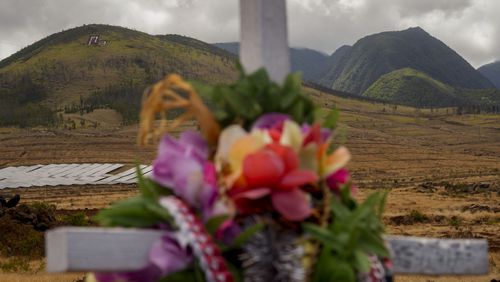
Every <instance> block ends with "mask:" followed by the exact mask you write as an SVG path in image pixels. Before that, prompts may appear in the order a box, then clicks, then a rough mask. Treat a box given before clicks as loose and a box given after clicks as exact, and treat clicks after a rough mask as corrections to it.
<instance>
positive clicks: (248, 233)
mask: <svg viewBox="0 0 500 282" xmlns="http://www.w3.org/2000/svg"><path fill="white" fill-rule="evenodd" d="M265 226H266V225H265V224H264V223H257V224H254V225H252V226H250V227H248V228H247V229H245V230H244V231H243V232H241V233H240V235H238V237H236V239H234V242H233V244H232V245H231V246H230V248H231V249H233V248H240V247H241V246H242V245H243V244H245V242H246V241H248V239H250V238H251V237H252V236H253V235H254V234H255V233H257V232H259V231H261V230H262V229H264V227H265Z"/></svg>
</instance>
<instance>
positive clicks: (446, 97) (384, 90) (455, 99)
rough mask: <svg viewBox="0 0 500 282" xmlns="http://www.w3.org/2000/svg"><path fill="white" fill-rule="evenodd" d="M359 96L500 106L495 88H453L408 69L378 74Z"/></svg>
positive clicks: (413, 102) (428, 103)
mask: <svg viewBox="0 0 500 282" xmlns="http://www.w3.org/2000/svg"><path fill="white" fill-rule="evenodd" d="M363 96H365V97H369V98H375V99H381V100H385V101H388V102H392V103H397V104H403V105H409V106H414V107H448V106H460V107H470V106H475V107H478V108H480V109H481V110H487V111H497V110H496V107H498V106H500V91H498V90H495V89H485V90H471V89H462V88H454V87H451V86H449V85H447V84H445V83H442V82H440V81H438V80H436V79H433V78H432V77H430V76H429V75H427V74H425V73H423V72H421V71H417V70H414V69H411V68H403V69H399V70H395V71H392V72H390V73H388V74H384V75H382V76H381V77H380V78H379V79H378V80H377V81H375V82H374V83H373V84H372V85H371V86H370V87H369V88H368V89H367V90H366V91H365V92H364V93H363ZM492 107H495V110H492Z"/></svg>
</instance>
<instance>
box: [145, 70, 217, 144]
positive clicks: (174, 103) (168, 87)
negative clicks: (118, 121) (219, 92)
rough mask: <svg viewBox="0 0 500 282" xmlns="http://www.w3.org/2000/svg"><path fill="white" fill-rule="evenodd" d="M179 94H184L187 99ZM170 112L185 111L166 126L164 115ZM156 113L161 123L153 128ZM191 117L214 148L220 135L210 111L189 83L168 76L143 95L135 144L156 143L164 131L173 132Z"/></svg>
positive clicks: (173, 75)
mask: <svg viewBox="0 0 500 282" xmlns="http://www.w3.org/2000/svg"><path fill="white" fill-rule="evenodd" d="M179 93H185V95H186V98H184V97H183V96H182V95H180V94H179ZM173 109H184V110H185V112H184V113H183V114H182V115H180V116H179V117H178V118H176V119H175V120H173V121H172V123H171V125H170V126H168V127H167V113H168V111H170V110H173ZM157 114H160V116H161V122H160V126H159V127H157V128H155V120H156V116H157ZM193 118H194V119H196V120H197V121H198V122H199V124H200V129H201V132H202V134H203V135H204V136H205V137H206V138H207V141H208V143H209V144H210V145H215V144H216V143H217V139H218V137H219V134H220V125H219V124H218V123H217V121H216V120H215V118H214V116H213V115H212V113H211V112H210V110H209V109H208V108H207V106H206V105H205V104H204V103H203V100H202V99H201V98H200V96H198V94H197V93H196V91H195V90H194V89H193V87H191V85H190V84H189V83H187V82H185V81H184V80H183V79H182V78H181V77H180V76H179V75H176V74H171V75H168V76H166V77H165V78H164V79H163V80H161V81H159V82H157V83H156V84H155V85H153V87H151V89H150V90H149V91H146V92H145V93H144V96H143V98H142V109H141V115H140V119H141V120H140V127H139V135H138V143H139V144H141V145H146V144H148V143H149V142H150V141H151V140H152V141H157V140H158V139H159V138H160V137H161V136H162V135H163V133H165V132H166V131H169V130H173V129H175V128H177V127H178V126H179V125H181V124H182V123H183V122H185V121H187V120H190V119H193Z"/></svg>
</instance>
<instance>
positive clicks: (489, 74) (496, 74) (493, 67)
mask: <svg viewBox="0 0 500 282" xmlns="http://www.w3.org/2000/svg"><path fill="white" fill-rule="evenodd" d="M477 70H478V71H479V72H480V73H482V74H483V75H484V76H485V77H486V78H488V79H489V80H490V81H491V82H492V83H493V85H495V87H496V88H497V89H500V60H498V61H495V62H493V63H489V64H486V65H483V66H481V67H479V68H478V69H477Z"/></svg>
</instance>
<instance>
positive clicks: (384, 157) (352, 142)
mask: <svg viewBox="0 0 500 282" xmlns="http://www.w3.org/2000/svg"><path fill="white" fill-rule="evenodd" d="M307 92H308V94H309V95H311V96H312V97H313V98H314V99H315V100H316V101H317V102H318V103H321V104H322V106H324V107H327V108H328V107H331V106H333V105H337V106H338V107H339V108H340V109H341V119H340V121H341V123H340V126H339V129H338V131H337V133H336V135H337V136H336V138H337V139H336V140H337V141H338V142H345V143H346V145H347V146H348V148H349V149H350V150H351V152H352V154H353V159H352V161H351V163H350V165H349V167H350V170H351V171H352V172H353V177H354V179H355V181H356V183H357V184H358V186H359V197H360V198H363V197H364V196H366V195H367V194H369V193H371V192H373V191H375V190H379V189H388V191H390V192H389V197H388V202H387V207H386V212H385V216H384V222H385V223H386V225H387V231H388V232H389V233H391V234H401V235H416V236H432V237H439V238H445V237H446V238H486V239H488V241H489V247H490V274H489V275H487V276H482V277H420V276H398V277H396V281H490V280H491V279H500V228H499V227H500V201H499V200H500V115H455V114H453V109H434V110H432V111H431V110H417V109H414V108H410V107H404V106H397V107H395V106H393V105H389V104H386V105H385V104H376V103H368V102H362V101H356V100H351V99H344V98H338V97H333V96H329V95H327V94H324V93H320V92H317V91H315V90H310V89H308V90H307ZM89 118H90V117H89ZM91 118H97V119H98V118H102V117H99V115H94V116H93V117H91ZM108 120H113V119H109V118H108ZM136 132H137V129H136V127H135V126H129V127H112V126H109V127H107V128H106V129H100V128H97V129H79V130H74V131H66V130H47V129H31V130H20V129H12V128H5V129H0V167H6V166H16V165H32V164H49V163H90V162H92V163H100V162H113V163H125V164H128V167H130V166H132V165H133V164H134V163H136V162H140V163H149V162H150V161H151V160H152V159H153V158H154V156H155V148H154V147H149V148H144V147H142V148H141V147H138V146H136V145H135V141H136ZM128 167H127V168H128ZM0 193H1V194H5V195H9V194H12V193H19V194H21V197H22V199H23V202H25V203H29V202H35V201H44V202H47V203H51V204H54V205H56V207H57V209H59V210H62V211H68V210H71V211H84V212H86V214H88V215H91V214H92V213H94V212H95V211H96V209H100V208H103V207H106V206H108V205H109V204H110V203H112V202H114V201H117V200H119V199H123V198H126V197H129V196H131V195H134V194H136V193H137V188H136V186H135V185H113V186H60V187H41V188H28V189H5V190H2V191H0ZM0 228H1V227H0ZM0 230H1V229H0ZM8 259H10V258H0V265H2V263H3V264H5V261H8ZM28 264H29V265H28V266H27V267H25V269H24V270H23V271H21V272H19V271H17V272H11V271H9V270H8V269H7V270H5V269H4V270H2V269H3V268H0V281H9V282H10V281H13V282H15V281H23V282H25V281H26V282H27V281H30V282H34V281H40V282H41V281H47V282H48V281H50V282H57V281H61V282H63V281H64V282H71V281H75V280H78V279H79V278H81V277H82V276H83V274H81V273H77V274H64V275H48V274H45V273H44V271H43V270H42V269H43V261H41V260H29V262H28Z"/></svg>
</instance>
